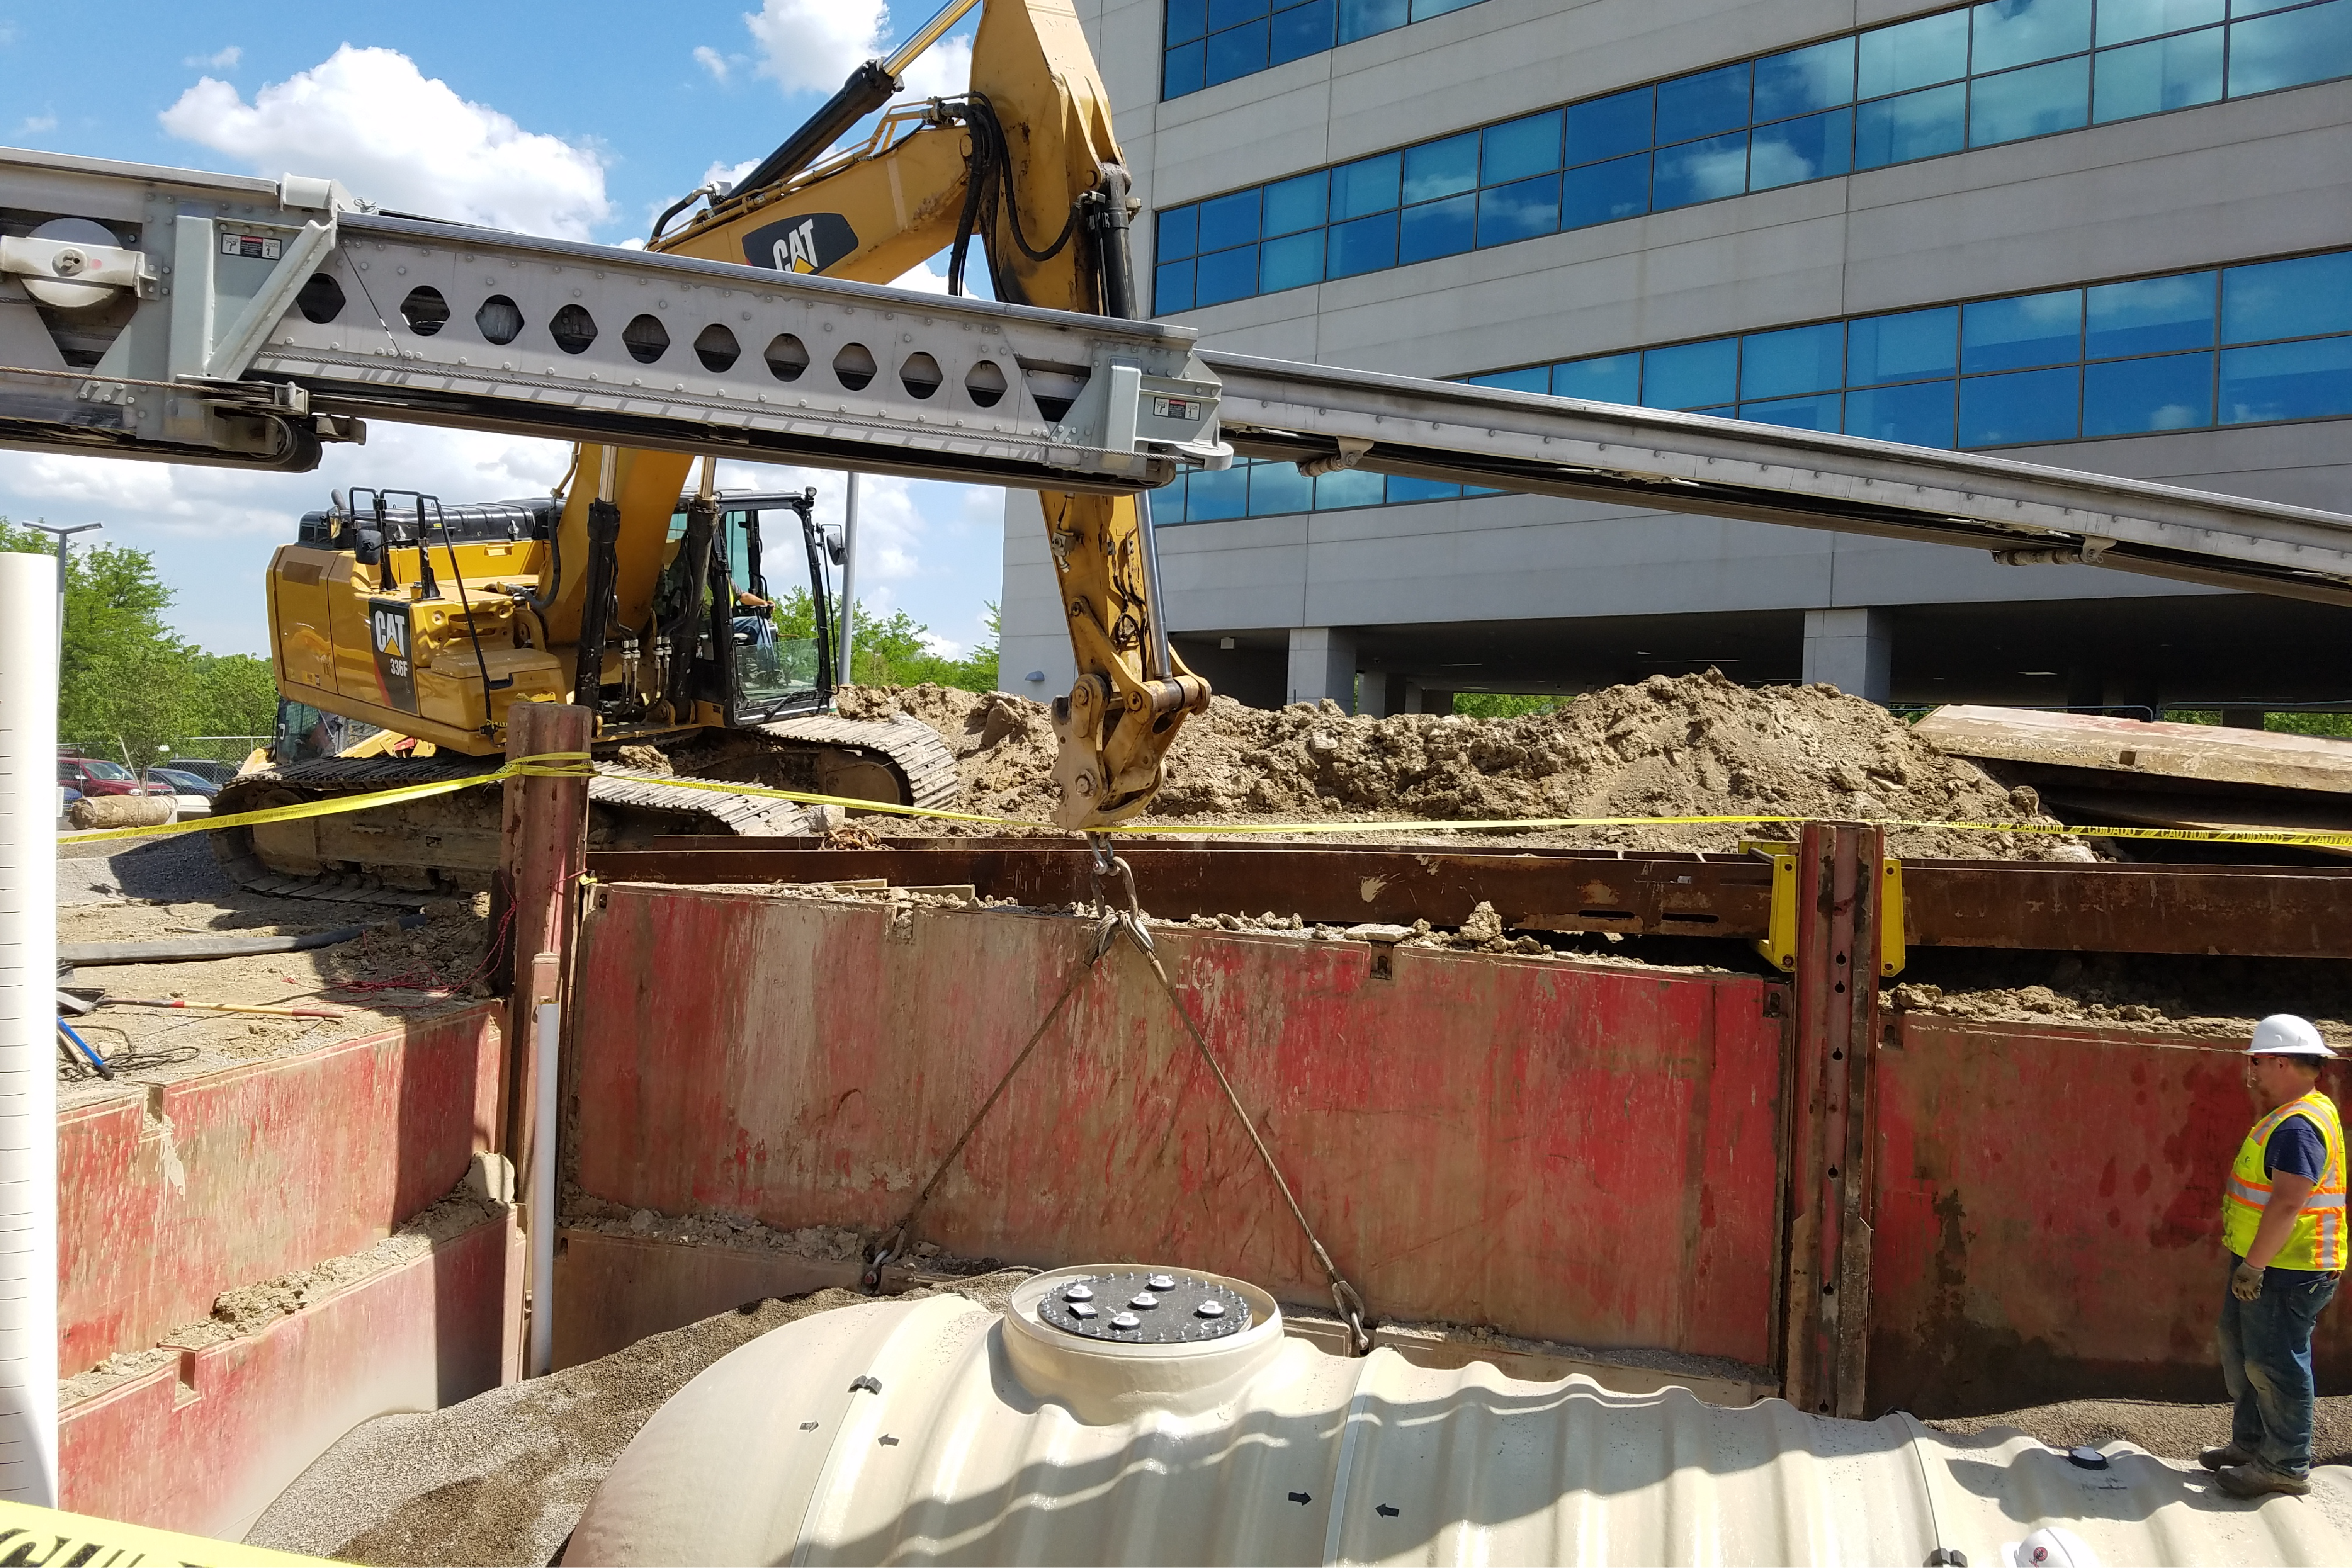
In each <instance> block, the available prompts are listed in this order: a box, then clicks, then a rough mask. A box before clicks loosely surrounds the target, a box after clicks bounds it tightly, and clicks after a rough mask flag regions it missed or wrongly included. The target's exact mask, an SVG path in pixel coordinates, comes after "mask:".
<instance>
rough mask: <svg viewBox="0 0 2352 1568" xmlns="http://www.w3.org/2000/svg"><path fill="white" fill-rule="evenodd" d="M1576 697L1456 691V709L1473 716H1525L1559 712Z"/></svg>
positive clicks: (1458, 711) (1459, 712)
mask: <svg viewBox="0 0 2352 1568" xmlns="http://www.w3.org/2000/svg"><path fill="white" fill-rule="evenodd" d="M1575 700H1576V699H1575V698H1574V697H1548V696H1519V695H1513V694H1511V693H1509V692H1456V693H1454V712H1455V713H1458V714H1467V715H1468V716H1470V717H1472V718H1524V717H1525V716H1528V714H1531V713H1557V712H1559V710H1560V709H1561V708H1564V707H1566V706H1568V705H1569V704H1570V703H1572V702H1574V701H1575Z"/></svg>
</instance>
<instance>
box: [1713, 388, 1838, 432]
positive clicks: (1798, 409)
mask: <svg viewBox="0 0 2352 1568" xmlns="http://www.w3.org/2000/svg"><path fill="white" fill-rule="evenodd" d="M1843 401H1844V400H1843V398H1841V397H1839V396H1838V394H1837V393H1835V392H1822V393H1820V394H1819V395H1817V396H1814V397H1784V398H1776V399H1774V400H1773V401H1772V402H1743V403H1741V404H1740V405H1739V417H1740V418H1742V419H1745V420H1748V421H1750V422H1752V423H1757V424H1779V425H1785V426H1787V427H1788V428H1789V429H1790V430H1822V431H1827V432H1829V433H1830V434H1836V433H1837V431H1838V428H1839V426H1840V424H1841V423H1842V421H1841V418H1840V414H1839V404H1840V403H1842V402H1843Z"/></svg>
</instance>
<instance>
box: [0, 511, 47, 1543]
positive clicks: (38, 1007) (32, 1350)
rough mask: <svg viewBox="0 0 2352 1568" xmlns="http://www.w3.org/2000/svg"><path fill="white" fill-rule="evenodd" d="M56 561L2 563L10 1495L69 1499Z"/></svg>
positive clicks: (5, 1359) (5, 1402)
mask: <svg viewBox="0 0 2352 1568" xmlns="http://www.w3.org/2000/svg"><path fill="white" fill-rule="evenodd" d="M55 566H56V563H55V562H53V561H47V560H44V559H41V558H40V557H39V556H36V555H18V554H14V553H0V1498H5V1499H7V1500H9V1501H12V1502H29V1503H37V1504H39V1505H41V1506H43V1507H46V1508H55V1507H56V1506H57V1503H58V1081H57V1060H56V1059H57V1038H58V1037H57V1028H58V1009H57V962H58V914H57V830H56V828H55V826H54V823H55V821H56V820H57V788H58V786H57V747H58V609H57V584H56V581H55V579H54V578H53V576H52V575H51V574H52V572H53V571H54V570H55Z"/></svg>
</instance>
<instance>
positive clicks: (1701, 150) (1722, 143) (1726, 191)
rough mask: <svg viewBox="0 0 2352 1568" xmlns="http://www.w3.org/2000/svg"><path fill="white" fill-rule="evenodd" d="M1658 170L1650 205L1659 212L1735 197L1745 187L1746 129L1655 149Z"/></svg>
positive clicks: (1746, 171) (1652, 188)
mask: <svg viewBox="0 0 2352 1568" xmlns="http://www.w3.org/2000/svg"><path fill="white" fill-rule="evenodd" d="M1657 160H1658V172H1657V176H1656V179H1655V181H1654V183H1653V184H1652V187H1651V196H1650V204H1651V205H1652V206H1653V207H1654V208H1656V209H1657V210H1659V211H1661V212H1663V211H1664V210H1665V209H1666V208H1668V207H1687V206H1689V205H1691V204H1694V203H1696V202H1712V201H1717V200H1719V199H1720V198H1722V197H1725V196H1736V195H1738V194H1739V193H1741V192H1742V191H1745V190H1746V189H1748V132H1746V131H1734V132H1732V133H1731V134H1730V135H1728V136H1717V137H1711V138H1709V139H1708V140H1706V141H1685V142H1684V143H1683V144H1682V145H1681V146H1679V147H1662V148H1660V149H1659V150H1658V153H1657Z"/></svg>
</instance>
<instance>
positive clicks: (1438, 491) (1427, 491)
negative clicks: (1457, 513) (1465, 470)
mask: <svg viewBox="0 0 2352 1568" xmlns="http://www.w3.org/2000/svg"><path fill="white" fill-rule="evenodd" d="M1461 494H1462V486H1459V485H1449V484H1446V483H1445V482H1444V480H1442V479H1408V478H1406V477H1405V476H1403V475H1402V474H1391V475H1390V476H1389V484H1388V503H1389V505H1390V506H1391V507H1394V506H1401V505H1403V504H1404V503H1407V502H1411V501H1451V500H1455V499H1457V498H1459V497H1460V496H1461Z"/></svg>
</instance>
